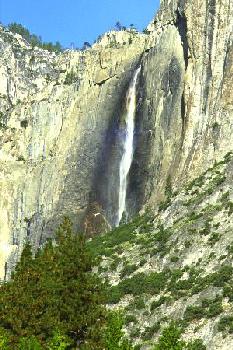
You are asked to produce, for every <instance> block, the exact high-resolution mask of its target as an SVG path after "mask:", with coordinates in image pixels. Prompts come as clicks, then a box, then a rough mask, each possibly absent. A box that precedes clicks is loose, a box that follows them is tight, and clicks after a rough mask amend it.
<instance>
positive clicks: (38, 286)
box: [0, 218, 107, 350]
mask: <svg viewBox="0 0 233 350" xmlns="http://www.w3.org/2000/svg"><path fill="white" fill-rule="evenodd" d="M93 264H94V260H93V258H92V256H91V255H90V253H89V252H88V250H87V248H86V244H85V238H84V236H83V235H75V234H73V232H72V225H71V223H70V221H69V220H68V219H67V218H66V219H65V220H64V222H63V224H62V225H61V226H60V228H59V230H58V233H57V239H56V244H52V242H51V241H49V242H48V243H47V244H46V245H45V247H44V248H43V249H41V250H40V251H39V252H38V253H37V254H36V257H35V259H33V258H32V253H31V249H30V245H29V244H26V246H25V248H24V250H23V253H22V257H21V260H20V262H19V263H18V265H17V267H16V269H15V273H14V274H13V276H12V281H10V282H8V283H5V284H4V285H3V286H2V288H1V295H0V327H2V328H3V329H5V330H8V332H9V333H8V334H9V341H10V345H11V349H19V343H18V342H19V339H21V340H20V341H21V342H22V341H24V342H26V341H27V342H29V344H30V342H32V341H33V340H32V337H35V338H36V340H37V341H38V342H39V344H41V345H42V346H43V348H48V342H51V339H53V337H54V331H57V334H59V335H60V336H61V337H64V339H66V340H67V339H70V343H72V346H73V347H74V348H75V347H76V345H77V344H78V345H79V348H80V349H88V350H91V349H93V350H94V349H95V350H98V349H101V350H102V349H104V336H103V329H104V327H105V323H106V314H107V313H106V309H105V307H104V306H103V304H104V303H105V293H104V288H103V283H102V281H101V280H100V279H99V278H98V277H97V276H96V275H94V274H93V273H92V266H93ZM62 339H63V338H62Z"/></svg>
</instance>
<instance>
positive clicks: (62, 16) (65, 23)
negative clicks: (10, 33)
mask: <svg viewBox="0 0 233 350" xmlns="http://www.w3.org/2000/svg"><path fill="white" fill-rule="evenodd" d="M158 7H159V0H0V21H1V22H2V23H3V24H8V23H10V22H17V23H21V24H23V25H24V26H25V27H27V28H28V29H29V30H30V31H31V32H32V33H34V34H37V35H41V36H42V39H43V40H44V41H53V42H55V41H57V40H58V41H60V42H61V44H62V45H63V46H65V47H70V43H71V42H73V43H74V44H75V46H77V47H81V46H82V44H83V42H84V41H89V42H90V43H92V42H93V41H94V40H95V39H96V38H97V36H98V35H99V34H102V33H104V32H106V31H108V30H109V29H111V28H112V27H114V24H115V23H116V22H117V21H118V20H119V21H120V22H121V23H122V25H125V26H128V25H130V24H131V23H133V24H134V25H135V26H136V27H137V28H138V29H139V30H142V29H143V28H145V27H146V26H147V24H148V22H149V21H150V20H151V19H152V18H153V16H154V14H155V13H156V11H157V9H158Z"/></svg>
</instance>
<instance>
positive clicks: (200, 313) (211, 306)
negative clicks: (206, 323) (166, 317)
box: [184, 296, 223, 322]
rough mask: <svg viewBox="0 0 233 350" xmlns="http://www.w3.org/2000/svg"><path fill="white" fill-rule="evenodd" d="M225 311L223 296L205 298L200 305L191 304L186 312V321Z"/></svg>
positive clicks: (213, 315) (212, 315)
mask: <svg viewBox="0 0 233 350" xmlns="http://www.w3.org/2000/svg"><path fill="white" fill-rule="evenodd" d="M222 312H223V307H222V297H219V296H216V298H215V299H213V300H209V299H204V300H202V303H201V305H200V306H195V305H194V306H193V305H189V306H188V307H187V308H186V310H185V313H184V320H185V321H188V322H190V321H192V320H195V319H196V320H198V319H201V318H203V317H206V318H212V317H215V316H217V315H219V314H221V313H222Z"/></svg>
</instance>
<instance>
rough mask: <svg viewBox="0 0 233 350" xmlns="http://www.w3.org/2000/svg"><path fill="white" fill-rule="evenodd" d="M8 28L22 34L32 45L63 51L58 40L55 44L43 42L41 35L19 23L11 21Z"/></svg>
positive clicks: (53, 50)
mask: <svg viewBox="0 0 233 350" xmlns="http://www.w3.org/2000/svg"><path fill="white" fill-rule="evenodd" d="M8 29H9V30H10V31H11V32H13V33H16V34H20V35H21V36H22V37H23V38H24V39H25V40H26V41H27V42H28V43H29V44H30V45H32V47H35V46H38V47H41V48H43V49H44V50H48V51H51V52H56V53H58V52H61V51H62V47H61V44H60V43H59V42H58V41H57V42H56V43H55V44H53V43H51V42H43V41H42V39H41V37H39V36H37V35H35V34H31V33H30V32H29V30H28V29H27V28H25V27H24V26H22V24H19V23H15V22H14V23H10V24H9V25H8Z"/></svg>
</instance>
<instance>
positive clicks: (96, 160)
mask: <svg viewBox="0 0 233 350" xmlns="http://www.w3.org/2000/svg"><path fill="white" fill-rule="evenodd" d="M194 14H195V15H194ZM232 15H233V4H232V2H231V1H230V2H229V1H227V0H219V1H216V2H215V1H214V0H211V1H204V2H200V1H198V0H194V1H178V0H176V1H162V3H161V9H160V11H159V12H158V15H157V16H156V18H155V20H154V21H152V23H151V24H150V25H149V27H148V30H149V32H150V34H149V35H143V34H137V33H134V32H127V31H126V32H118V33H116V32H112V33H109V34H106V35H105V36H104V37H103V39H102V40H101V42H100V43H97V44H95V45H94V46H93V48H92V49H90V50H87V51H84V52H72V51H67V52H64V53H63V54H61V55H59V56H56V55H53V54H50V53H48V52H46V51H43V50H40V49H32V48H31V47H30V46H29V45H28V44H27V43H25V42H24V41H23V40H22V38H21V37H20V36H17V35H12V34H11V33H9V32H7V31H6V30H4V29H3V28H1V29H0V50H1V58H0V76H1V78H0V106H1V114H0V119H1V120H0V143H1V150H0V176H1V177H0V208H1V215H0V243H1V248H0V265H1V271H0V278H4V276H5V275H6V270H8V271H9V270H10V268H11V265H12V264H13V263H14V261H15V260H16V259H17V258H18V256H19V254H20V251H21V248H22V246H23V243H24V241H25V239H27V238H29V239H30V240H31V242H32V244H33V246H35V247H36V246H38V245H39V244H40V243H42V242H43V241H44V240H45V239H46V237H47V236H48V235H51V234H52V232H53V230H54V228H55V227H56V226H57V225H58V223H59V220H60V219H61V217H62V216H63V215H64V214H69V215H70V216H71V218H72V220H73V221H74V223H75V226H76V228H77V229H84V228H85V227H86V228H88V227H92V230H93V232H98V228H96V227H94V228H93V222H90V218H91V217H92V218H96V216H95V214H98V213H100V215H101V216H102V220H101V229H103V227H104V229H106V230H107V229H108V228H109V224H110V225H111V224H112V223H113V222H114V215H115V211H116V205H117V202H118V188H119V175H118V174H119V169H118V167H119V159H120V153H119V152H120V150H119V147H118V138H119V125H120V123H122V118H123V114H124V100H125V94H126V91H127V88H128V85H129V82H130V79H131V78H132V76H133V73H134V71H135V69H136V67H137V66H138V64H139V62H141V64H142V71H141V74H140V77H139V86H138V104H137V113H136V130H135V153H134V160H133V164H132V167H131V170H130V176H129V186H128V193H127V211H128V212H129V213H131V215H133V214H135V213H136V212H138V211H139V210H141V209H142V208H143V207H144V206H156V205H157V203H158V202H159V201H160V200H161V199H162V198H163V195H164V188H165V185H166V182H167V179H168V176H169V175H171V180H172V185H173V187H177V188H178V187H179V186H181V184H182V183H183V182H186V181H187V180H188V179H190V178H193V177H195V176H196V175H198V174H199V173H200V172H201V171H203V170H205V169H206V168H207V167H208V166H210V165H211V164H212V163H213V162H214V160H215V159H219V158H220V157H221V156H223V155H224V154H226V153H227V151H229V150H230V149H231V148H232V146H231V144H232V131H233V130H232V128H233V126H232V109H233V106H232V97H231V86H232V70H233V68H232V62H233V46H232V20H233V16H232ZM93 203H95V205H94V206H93ZM93 208H99V210H98V213H94V212H93ZM106 219H107V221H108V222H106ZM94 221H95V220H94ZM96 222H97V225H98V222H99V218H98V220H96ZM6 260H8V266H5V267H4V263H5V261H6Z"/></svg>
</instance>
